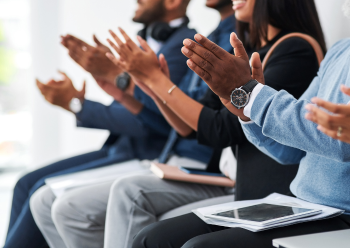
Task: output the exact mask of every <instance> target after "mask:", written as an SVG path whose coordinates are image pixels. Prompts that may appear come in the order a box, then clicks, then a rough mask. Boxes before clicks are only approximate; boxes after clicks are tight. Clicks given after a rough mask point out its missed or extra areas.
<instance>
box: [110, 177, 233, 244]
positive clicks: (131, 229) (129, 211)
mask: <svg viewBox="0 0 350 248" xmlns="http://www.w3.org/2000/svg"><path fill="white" fill-rule="evenodd" d="M224 195H227V193H226V191H225V189H224V188H222V187H218V186H210V185H203V184H192V183H185V182H177V181H169V180H162V179H160V178H158V177H156V176H155V175H140V176H129V177H123V178H121V179H117V180H116V181H115V182H114V183H113V185H112V187H111V191H110V197H109V202H108V209H107V217H106V232H105V246H104V247H105V248H115V247H118V248H127V247H131V244H132V241H133V237H134V236H135V235H136V234H137V233H138V232H139V231H141V230H142V229H143V228H144V227H146V226H148V225H150V224H152V223H154V222H156V221H157V220H158V217H159V216H160V215H162V214H164V213H166V212H168V211H170V210H172V209H175V208H177V207H180V206H183V205H186V204H189V203H192V202H196V201H201V200H203V199H208V198H213V197H218V196H224Z"/></svg>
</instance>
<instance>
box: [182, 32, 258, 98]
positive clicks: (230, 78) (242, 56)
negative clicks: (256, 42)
mask: <svg viewBox="0 0 350 248" xmlns="http://www.w3.org/2000/svg"><path fill="white" fill-rule="evenodd" d="M194 38H195V40H196V41H197V42H198V43H199V44H197V43H196V42H194V41H193V40H190V39H186V40H184V42H183V44H184V47H183V48H182V52H183V54H184V55H185V56H186V57H188V58H189V60H188V61H187V65H188V66H189V67H190V68H191V69H192V70H193V71H194V72H195V73H197V74H198V75H199V76H200V77H201V78H202V79H203V80H204V81H205V82H206V83H207V84H208V86H209V87H210V88H211V89H212V91H213V92H214V93H215V94H217V95H218V96H219V97H221V98H222V99H225V100H230V95H231V92H232V91H233V90H234V89H236V88H239V87H241V86H243V85H244V84H246V83H247V82H248V81H249V80H251V79H252V76H251V71H250V66H249V58H248V55H247V53H246V51H245V49H244V47H243V44H242V42H241V41H240V40H239V39H238V38H237V36H236V34H235V33H232V34H231V37H230V42H231V45H232V47H233V48H234V52H235V55H232V54H230V53H228V52H227V51H225V50H224V49H222V48H221V47H219V46H218V45H216V44H215V43H213V42H211V41H210V40H209V39H208V38H206V37H204V36H203V35H200V34H196V35H195V37H194ZM259 80H260V81H259ZM259 80H258V81H259V82H261V81H263V77H262V78H260V79H259Z"/></svg>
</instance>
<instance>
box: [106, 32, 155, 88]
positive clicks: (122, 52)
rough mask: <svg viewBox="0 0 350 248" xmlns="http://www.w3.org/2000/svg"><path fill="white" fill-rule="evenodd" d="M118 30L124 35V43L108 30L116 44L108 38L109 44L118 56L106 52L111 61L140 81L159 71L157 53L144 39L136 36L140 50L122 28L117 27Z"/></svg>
mask: <svg viewBox="0 0 350 248" xmlns="http://www.w3.org/2000/svg"><path fill="white" fill-rule="evenodd" d="M119 31H120V33H121V34H122V36H123V37H124V39H125V43H124V42H122V41H121V39H120V38H119V37H118V36H117V35H116V34H115V33H114V32H113V31H110V34H111V35H112V37H113V39H114V41H115V42H116V43H117V44H115V43H114V42H112V41H111V40H109V39H108V42H109V44H110V45H111V46H112V47H113V49H114V50H115V51H116V52H117V53H118V54H119V56H120V58H116V57H115V56H113V54H112V53H107V54H106V55H107V57H108V58H109V59H110V60H111V61H112V62H113V63H115V64H116V65H117V66H118V67H120V68H122V69H123V70H124V71H127V72H128V73H129V74H130V75H131V76H133V77H135V78H137V79H138V80H140V81H144V80H145V79H146V78H148V77H150V76H151V75H152V74H153V72H155V71H160V66H159V62H158V58H157V55H156V54H155V53H154V52H153V51H152V49H151V48H150V47H149V46H148V44H147V42H146V41H145V40H143V39H142V38H141V37H139V36H138V37H137V38H138V40H139V42H140V45H141V47H142V48H143V50H142V49H141V48H140V47H138V46H137V45H136V44H135V43H134V42H133V41H132V40H131V39H130V37H129V36H128V35H127V34H126V33H125V31H124V30H123V29H121V28H119Z"/></svg>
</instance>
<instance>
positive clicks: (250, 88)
mask: <svg viewBox="0 0 350 248" xmlns="http://www.w3.org/2000/svg"><path fill="white" fill-rule="evenodd" d="M258 83H259V82H258V81H256V80H255V79H252V80H250V81H249V82H248V83H246V84H245V85H243V86H242V90H244V91H245V92H246V93H250V92H252V91H253V90H254V88H255V86H257V84H258Z"/></svg>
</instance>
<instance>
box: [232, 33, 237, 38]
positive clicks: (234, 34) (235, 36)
mask: <svg viewBox="0 0 350 248" xmlns="http://www.w3.org/2000/svg"><path fill="white" fill-rule="evenodd" d="M232 34H233V37H234V38H235V39H236V40H238V37H237V34H236V33H235V32H233V33H232Z"/></svg>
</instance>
